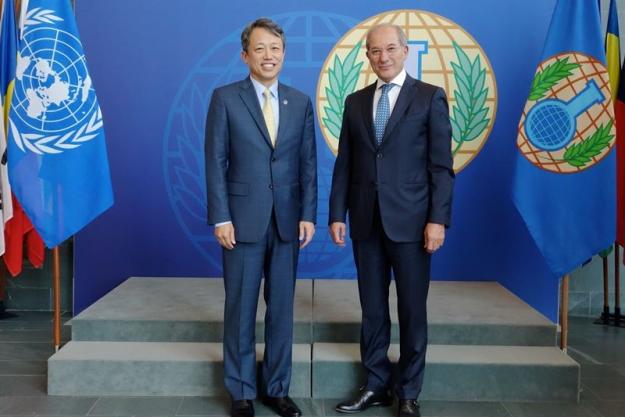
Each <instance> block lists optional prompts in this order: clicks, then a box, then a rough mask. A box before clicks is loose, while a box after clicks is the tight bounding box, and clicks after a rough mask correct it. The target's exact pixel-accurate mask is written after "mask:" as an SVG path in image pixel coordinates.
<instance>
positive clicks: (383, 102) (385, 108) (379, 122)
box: [373, 83, 395, 146]
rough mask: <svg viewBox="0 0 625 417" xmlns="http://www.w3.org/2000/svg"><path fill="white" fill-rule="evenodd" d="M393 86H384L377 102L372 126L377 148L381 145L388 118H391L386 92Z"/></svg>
mask: <svg viewBox="0 0 625 417" xmlns="http://www.w3.org/2000/svg"><path fill="white" fill-rule="evenodd" d="M394 85H395V84H390V83H389V84H384V85H383V86H382V87H381V88H382V95H380V100H379V101H378V107H377V109H376V111H375V121H374V122H373V126H374V127H375V140H376V142H377V143H378V146H380V144H381V143H382V138H383V137H384V129H386V123H387V122H388V118H389V117H391V104H390V103H389V101H388V92H389V90H390V89H391V88H393V86H394Z"/></svg>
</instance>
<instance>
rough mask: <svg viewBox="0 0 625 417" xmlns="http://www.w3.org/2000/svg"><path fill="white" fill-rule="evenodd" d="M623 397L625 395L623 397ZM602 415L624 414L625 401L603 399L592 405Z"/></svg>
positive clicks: (617, 415) (611, 416) (618, 415)
mask: <svg viewBox="0 0 625 417" xmlns="http://www.w3.org/2000/svg"><path fill="white" fill-rule="evenodd" d="M624 398H625V397H624ZM592 407H594V408H595V409H596V410H597V411H598V412H599V413H601V415H602V416H603V417H623V416H625V401H603V402H601V403H598V404H593V406H592Z"/></svg>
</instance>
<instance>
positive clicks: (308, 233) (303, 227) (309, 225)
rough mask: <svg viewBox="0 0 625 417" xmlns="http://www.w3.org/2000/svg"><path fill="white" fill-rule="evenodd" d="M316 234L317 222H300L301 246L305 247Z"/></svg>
mask: <svg viewBox="0 0 625 417" xmlns="http://www.w3.org/2000/svg"><path fill="white" fill-rule="evenodd" d="M314 235H315V224H314V223H313V222H303V221H302V222H299V248H300V249H303V248H305V247H306V245H308V244H309V243H310V241H311V240H312V238H313V236H314Z"/></svg>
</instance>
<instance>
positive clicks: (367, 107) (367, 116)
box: [362, 81, 378, 148]
mask: <svg viewBox="0 0 625 417" xmlns="http://www.w3.org/2000/svg"><path fill="white" fill-rule="evenodd" d="M377 85H378V82H377V81H376V82H374V83H373V84H371V85H370V86H369V87H367V89H366V90H365V91H364V100H363V101H362V114H363V115H364V121H365V126H366V127H367V132H368V133H369V140H370V141H371V144H372V145H373V147H374V148H377V146H378V144H377V143H376V140H375V129H374V128H373V96H374V94H375V87H376V86H377Z"/></svg>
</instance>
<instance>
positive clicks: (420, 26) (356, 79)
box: [317, 10, 497, 172]
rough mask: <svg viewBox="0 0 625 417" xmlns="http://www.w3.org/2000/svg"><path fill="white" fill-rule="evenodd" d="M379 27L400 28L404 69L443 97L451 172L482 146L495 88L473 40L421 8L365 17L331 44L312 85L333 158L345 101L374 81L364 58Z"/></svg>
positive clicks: (491, 115)
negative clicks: (405, 46)
mask: <svg viewBox="0 0 625 417" xmlns="http://www.w3.org/2000/svg"><path fill="white" fill-rule="evenodd" d="M379 23H393V24H396V25H399V26H400V27H401V28H403V30H404V32H405V33H406V36H407V38H408V47H409V49H410V51H409V54H408V59H407V60H406V71H407V72H408V73H409V74H410V75H411V76H412V77H414V78H417V79H420V80H423V81H425V82H428V83H430V84H434V85H438V86H440V87H442V88H443V89H444V90H445V92H446V93H447V97H448V101H449V105H450V119H451V124H452V129H453V133H452V139H453V140H452V154H453V156H454V170H455V171H456V172H459V171H461V170H462V169H463V168H464V167H466V166H467V165H468V164H469V163H470V162H471V161H472V160H473V158H475V157H476V156H477V154H478V153H479V152H480V150H481V149H482V147H483V146H484V144H485V142H486V140H487V139H488V136H489V134H490V132H491V130H492V127H493V124H494V122H495V114H496V110H497V84H496V81H495V75H494V73H493V69H492V66H491V64H490V62H489V60H488V58H487V56H486V54H485V53H484V51H483V50H482V48H481V47H480V45H479V44H478V43H477V42H476V41H475V39H473V37H472V36H471V35H470V34H469V33H468V32H467V31H466V30H464V29H463V28H462V27H460V26H459V25H457V24H456V23H454V22H452V21H451V20H449V19H447V18H445V17H442V16H439V15H436V14H434V13H430V12H426V11H422V10H395V11H390V12H386V13H382V14H378V15H376V16H373V17H370V18H368V19H366V20H364V21H363V22H361V23H359V24H358V25H356V26H355V27H354V28H352V29H351V30H350V31H349V32H347V34H345V36H343V37H342V38H341V39H340V40H339V42H338V43H337V44H336V45H335V46H334V48H333V49H332V51H331V52H330V54H329V55H328V56H327V58H326V60H325V63H324V64H323V67H322V70H321V75H320V77H319V81H318V83H317V117H318V118H319V125H320V126H321V132H322V134H323V137H324V139H325V141H326V143H327V145H328V147H329V148H330V150H331V151H332V152H333V153H334V154H335V155H336V153H337V152H338V140H339V134H340V131H341V123H342V115H343V109H344V103H345V98H346V97H347V96H348V95H349V94H351V93H353V92H354V91H356V90H358V89H361V88H363V87H365V86H366V85H369V84H371V83H373V82H374V81H375V80H376V75H375V73H374V72H373V71H372V69H371V68H370V66H369V62H368V60H367V58H366V56H365V51H364V49H365V36H366V33H367V30H368V29H369V28H370V27H372V26H374V25H376V24H379Z"/></svg>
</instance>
